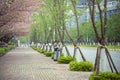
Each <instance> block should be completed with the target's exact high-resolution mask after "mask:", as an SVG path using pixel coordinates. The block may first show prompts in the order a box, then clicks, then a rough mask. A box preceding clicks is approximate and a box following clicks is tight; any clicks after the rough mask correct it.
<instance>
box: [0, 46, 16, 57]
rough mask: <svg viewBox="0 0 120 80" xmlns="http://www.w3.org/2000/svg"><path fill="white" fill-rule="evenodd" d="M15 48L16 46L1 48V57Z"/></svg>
mask: <svg viewBox="0 0 120 80" xmlns="http://www.w3.org/2000/svg"><path fill="white" fill-rule="evenodd" d="M13 48H14V45H8V47H1V48H0V56H2V55H4V54H5V53H6V52H8V51H10V50H11V49H13Z"/></svg>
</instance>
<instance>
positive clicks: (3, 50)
mask: <svg viewBox="0 0 120 80" xmlns="http://www.w3.org/2000/svg"><path fill="white" fill-rule="evenodd" d="M4 53H5V48H0V56H1V55H3V54H4Z"/></svg>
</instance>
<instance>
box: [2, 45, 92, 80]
mask: <svg viewBox="0 0 120 80" xmlns="http://www.w3.org/2000/svg"><path fill="white" fill-rule="evenodd" d="M90 74H91V72H73V71H69V66H68V64H58V63H57V62H54V61H53V60H52V59H51V58H50V57H45V55H43V54H40V53H38V52H36V51H34V50H32V49H31V48H29V47H27V48H22V47H18V48H15V49H13V50H12V51H10V52H8V53H7V54H6V55H4V56H2V57H0V80H88V77H89V75H90Z"/></svg>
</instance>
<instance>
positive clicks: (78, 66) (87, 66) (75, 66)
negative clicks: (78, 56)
mask: <svg viewBox="0 0 120 80" xmlns="http://www.w3.org/2000/svg"><path fill="white" fill-rule="evenodd" d="M69 68H70V70H71V71H92V70H93V64H92V63H91V62H88V61H83V62H77V61H72V62H70V63H69Z"/></svg>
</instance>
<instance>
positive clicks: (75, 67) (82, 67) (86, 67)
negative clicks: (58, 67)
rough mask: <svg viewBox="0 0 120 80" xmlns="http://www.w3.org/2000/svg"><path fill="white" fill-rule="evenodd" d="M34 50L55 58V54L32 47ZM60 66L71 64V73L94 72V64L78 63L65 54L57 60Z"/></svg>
mask: <svg viewBox="0 0 120 80" xmlns="http://www.w3.org/2000/svg"><path fill="white" fill-rule="evenodd" d="M32 48H33V49H34V50H37V51H38V52H40V53H44V54H45V55H46V56H47V57H51V58H52V59H53V58H54V53H53V52H47V51H44V50H41V49H39V48H36V47H32ZM57 61H58V63H60V64H69V69H70V70H71V71H92V69H93V64H92V63H91V62H77V61H76V60H75V59H74V58H73V57H71V56H64V53H62V55H61V56H60V57H58V59H57Z"/></svg>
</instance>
